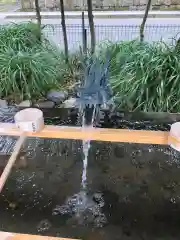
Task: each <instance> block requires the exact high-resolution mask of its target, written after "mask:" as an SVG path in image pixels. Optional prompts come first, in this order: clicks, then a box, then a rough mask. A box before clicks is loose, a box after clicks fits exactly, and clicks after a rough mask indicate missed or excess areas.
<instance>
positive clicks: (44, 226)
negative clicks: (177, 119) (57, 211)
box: [37, 219, 51, 232]
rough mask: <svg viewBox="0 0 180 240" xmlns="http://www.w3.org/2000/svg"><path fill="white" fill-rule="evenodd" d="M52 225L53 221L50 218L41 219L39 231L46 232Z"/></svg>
mask: <svg viewBox="0 0 180 240" xmlns="http://www.w3.org/2000/svg"><path fill="white" fill-rule="evenodd" d="M50 227H51V223H50V221H49V220H48V219H44V220H42V221H40V223H39V224H38V226H37V230H38V232H45V231H47V230H48V229H49V228H50Z"/></svg>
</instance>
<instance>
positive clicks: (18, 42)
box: [0, 23, 59, 100]
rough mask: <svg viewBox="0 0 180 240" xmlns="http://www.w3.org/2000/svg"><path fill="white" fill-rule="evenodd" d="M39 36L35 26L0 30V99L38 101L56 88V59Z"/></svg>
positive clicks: (24, 25)
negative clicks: (11, 97) (34, 99)
mask: <svg viewBox="0 0 180 240" xmlns="http://www.w3.org/2000/svg"><path fill="white" fill-rule="evenodd" d="M40 34H41V33H40V32H39V28H38V26H37V25H36V24H34V23H21V24H12V25H8V26H3V27H1V28H0V66H1V67H0V98H2V97H4V98H7V97H9V96H12V95H15V96H16V99H18V100H22V99H32V98H36V97H37V98H39V97H41V96H44V94H45V92H46V91H47V90H48V89H49V88H52V87H56V88H57V87H58V78H59V69H58V66H59V65H58V64H59V56H58V55H57V54H55V52H54V48H53V47H52V46H51V45H50V43H48V42H47V41H40V39H42V38H41V37H40ZM17 96H18V97H17Z"/></svg>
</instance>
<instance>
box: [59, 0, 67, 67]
mask: <svg viewBox="0 0 180 240" xmlns="http://www.w3.org/2000/svg"><path fill="white" fill-rule="evenodd" d="M60 8H61V25H62V31H63V38H64V51H65V57H66V62H68V40H67V32H66V22H65V15H64V1H63V0H60Z"/></svg>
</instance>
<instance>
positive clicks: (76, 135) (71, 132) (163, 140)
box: [0, 123, 169, 145]
mask: <svg viewBox="0 0 180 240" xmlns="http://www.w3.org/2000/svg"><path fill="white" fill-rule="evenodd" d="M20 134H21V131H20V130H19V129H18V128H16V126H15V124H13V123H1V124H0V135H10V136H19V135H20ZM26 136H28V137H40V138H56V139H58V138H59V139H80V140H86V139H91V140H94V141H110V142H131V143H142V144H143V143H145V144H163V145H166V144H168V137H169V132H165V131H149V130H147V131H146V130H128V129H108V128H93V129H89V128H86V129H83V128H81V127H67V126H52V125H46V126H45V127H44V129H43V130H42V131H40V132H37V133H31V132H26Z"/></svg>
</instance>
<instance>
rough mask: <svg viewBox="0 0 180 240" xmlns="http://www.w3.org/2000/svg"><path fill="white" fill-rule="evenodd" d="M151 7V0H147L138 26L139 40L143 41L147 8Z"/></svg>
mask: <svg viewBox="0 0 180 240" xmlns="http://www.w3.org/2000/svg"><path fill="white" fill-rule="evenodd" d="M150 7H151V0H147V5H146V9H145V13H144V17H143V20H142V23H141V26H140V41H141V42H143V41H144V27H145V24H146V20H147V17H148V13H149V9H150Z"/></svg>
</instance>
